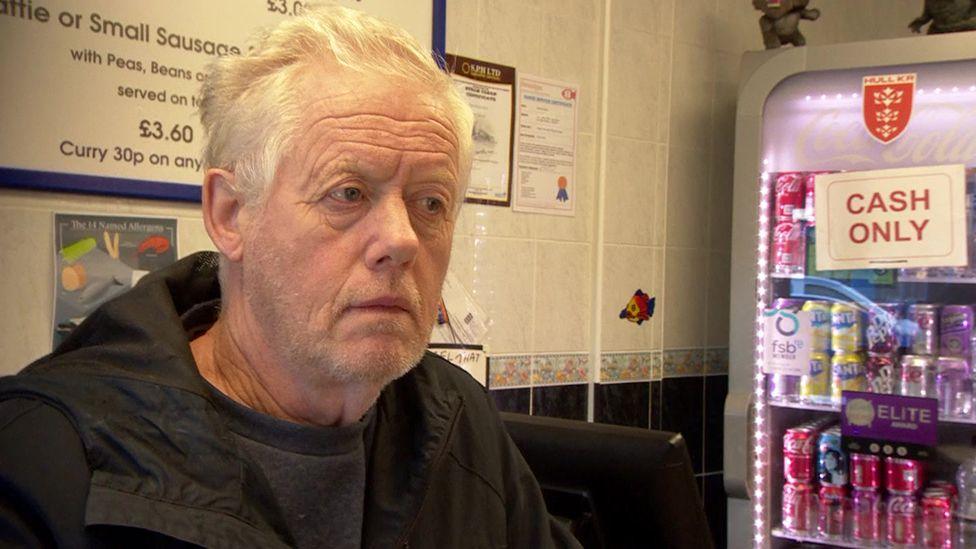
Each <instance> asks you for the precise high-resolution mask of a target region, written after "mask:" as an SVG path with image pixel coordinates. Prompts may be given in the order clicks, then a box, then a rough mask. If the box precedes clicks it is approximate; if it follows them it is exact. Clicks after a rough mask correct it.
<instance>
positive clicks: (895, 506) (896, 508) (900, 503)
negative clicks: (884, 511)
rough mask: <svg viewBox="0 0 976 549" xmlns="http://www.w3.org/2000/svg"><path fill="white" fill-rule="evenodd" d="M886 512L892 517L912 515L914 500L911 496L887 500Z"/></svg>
mask: <svg viewBox="0 0 976 549" xmlns="http://www.w3.org/2000/svg"><path fill="white" fill-rule="evenodd" d="M888 512H889V513H890V514H892V515H914V514H915V500H914V499H912V497H911V496H904V497H903V496H892V497H891V499H890V500H888Z"/></svg>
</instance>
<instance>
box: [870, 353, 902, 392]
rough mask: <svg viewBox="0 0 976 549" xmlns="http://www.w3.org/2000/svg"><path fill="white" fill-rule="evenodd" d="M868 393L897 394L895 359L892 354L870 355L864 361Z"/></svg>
mask: <svg viewBox="0 0 976 549" xmlns="http://www.w3.org/2000/svg"><path fill="white" fill-rule="evenodd" d="M864 377H865V378H866V380H867V386H868V391H871V392H872V393H883V394H887V395H890V394H892V393H894V392H895V358H894V356H893V355H892V354H878V353H868V358H867V360H865V361H864Z"/></svg>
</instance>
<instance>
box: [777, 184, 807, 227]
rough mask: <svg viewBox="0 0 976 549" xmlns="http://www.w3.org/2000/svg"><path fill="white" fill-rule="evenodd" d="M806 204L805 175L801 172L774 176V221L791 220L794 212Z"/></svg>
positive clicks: (799, 211)
mask: <svg viewBox="0 0 976 549" xmlns="http://www.w3.org/2000/svg"><path fill="white" fill-rule="evenodd" d="M804 206H806V176H805V174H803V173H801V172H786V173H781V174H779V175H778V176H777V177H776V221H793V220H794V219H795V217H794V212H797V213H801V210H803V208H804Z"/></svg>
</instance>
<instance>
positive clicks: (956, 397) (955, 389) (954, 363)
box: [935, 356, 973, 418]
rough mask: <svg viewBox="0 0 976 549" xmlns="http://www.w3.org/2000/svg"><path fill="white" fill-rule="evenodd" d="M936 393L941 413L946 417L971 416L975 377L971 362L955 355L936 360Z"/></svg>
mask: <svg viewBox="0 0 976 549" xmlns="http://www.w3.org/2000/svg"><path fill="white" fill-rule="evenodd" d="M935 371H936V374H935V394H936V396H937V397H938V399H939V413H941V414H942V415H944V416H946V417H954V418H970V417H972V415H973V377H972V371H971V369H970V367H969V362H968V361H967V360H966V359H964V358H959V357H953V356H942V357H939V358H938V360H936V362H935Z"/></svg>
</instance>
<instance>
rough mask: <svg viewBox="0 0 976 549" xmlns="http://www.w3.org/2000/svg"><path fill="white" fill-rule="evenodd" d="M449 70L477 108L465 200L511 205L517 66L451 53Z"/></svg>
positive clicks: (448, 63)
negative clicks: (469, 177) (469, 179)
mask: <svg viewBox="0 0 976 549" xmlns="http://www.w3.org/2000/svg"><path fill="white" fill-rule="evenodd" d="M445 64H446V65H447V70H448V71H450V73H451V77H452V78H453V79H454V83H455V85H456V86H457V88H458V91H459V92H461V95H462V96H464V98H465V99H467V101H468V105H470V106H471V110H472V111H473V112H474V128H473V129H472V132H471V140H472V151H471V153H472V162H471V182H470V183H468V190H467V193H466V194H465V196H464V198H465V201H466V202H477V203H482V204H493V205H496V206H508V205H509V204H510V201H511V198H510V197H511V189H512V149H513V148H514V136H513V128H512V125H513V123H514V120H515V68H514V67H506V66H505V65H496V64H494V63H488V62H487V61H479V60H477V59H470V58H468V57H461V56H459V55H451V54H448V55H447V57H446V58H445Z"/></svg>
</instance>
